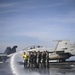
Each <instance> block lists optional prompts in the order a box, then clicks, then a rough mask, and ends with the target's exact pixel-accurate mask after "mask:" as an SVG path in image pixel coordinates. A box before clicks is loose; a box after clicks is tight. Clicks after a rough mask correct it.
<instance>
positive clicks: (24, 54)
mask: <svg viewBox="0 0 75 75" xmlns="http://www.w3.org/2000/svg"><path fill="white" fill-rule="evenodd" d="M23 59H24V68H27V54H26V53H25V52H24V53H23Z"/></svg>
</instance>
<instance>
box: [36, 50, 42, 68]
mask: <svg viewBox="0 0 75 75" xmlns="http://www.w3.org/2000/svg"><path fill="white" fill-rule="evenodd" d="M37 59H38V60H37V67H38V68H39V67H41V59H42V55H41V52H40V51H38V53H37Z"/></svg>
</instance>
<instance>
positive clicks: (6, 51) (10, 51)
mask: <svg viewBox="0 0 75 75" xmlns="http://www.w3.org/2000/svg"><path fill="white" fill-rule="evenodd" d="M16 48H17V46H13V48H11V47H7V48H6V50H5V52H4V53H5V54H7V55H9V54H12V53H15V52H16Z"/></svg>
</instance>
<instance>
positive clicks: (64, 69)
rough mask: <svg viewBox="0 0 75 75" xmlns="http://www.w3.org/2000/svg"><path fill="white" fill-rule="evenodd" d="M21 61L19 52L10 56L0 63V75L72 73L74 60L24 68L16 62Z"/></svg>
mask: <svg viewBox="0 0 75 75" xmlns="http://www.w3.org/2000/svg"><path fill="white" fill-rule="evenodd" d="M20 61H23V58H22V55H21V54H16V55H15V56H12V58H10V60H9V62H6V63H1V64H0V75H74V74H75V62H60V63H58V62H50V63H49V69H45V68H38V69H37V68H24V66H23V65H20V64H19V63H18V62H20Z"/></svg>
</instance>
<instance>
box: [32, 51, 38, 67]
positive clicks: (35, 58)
mask: <svg viewBox="0 0 75 75" xmlns="http://www.w3.org/2000/svg"><path fill="white" fill-rule="evenodd" d="M33 54H34V55H33V67H34V68H36V67H37V53H36V51H34V53H33Z"/></svg>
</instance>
